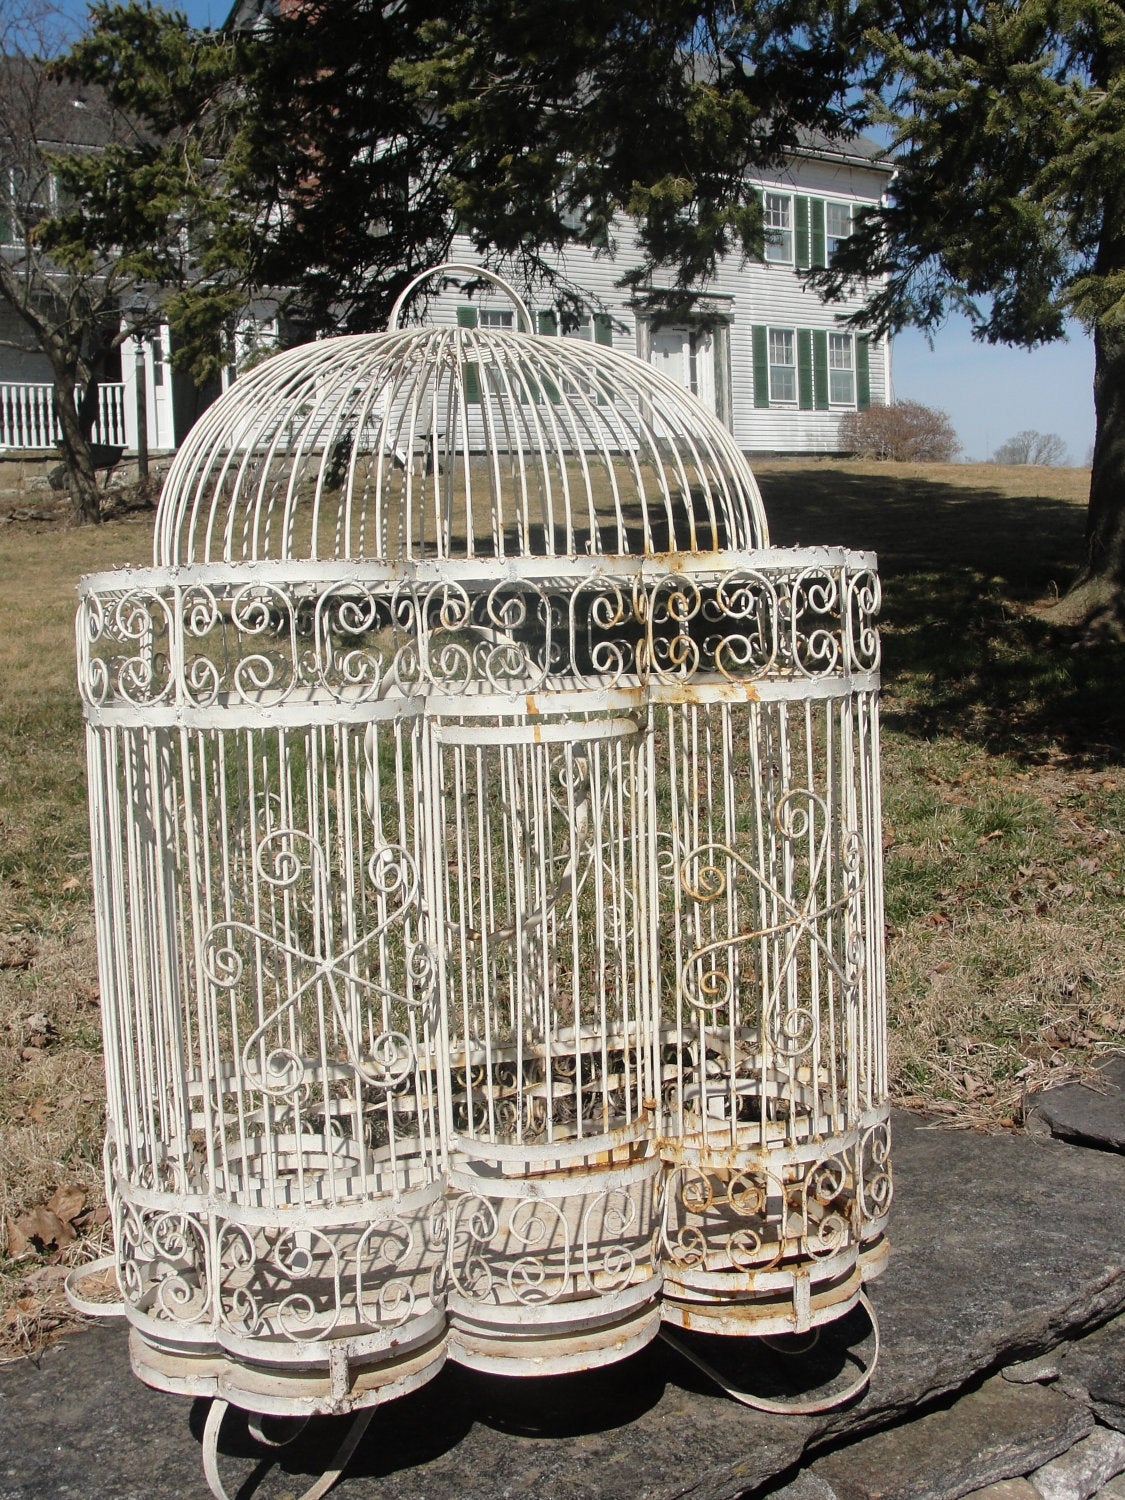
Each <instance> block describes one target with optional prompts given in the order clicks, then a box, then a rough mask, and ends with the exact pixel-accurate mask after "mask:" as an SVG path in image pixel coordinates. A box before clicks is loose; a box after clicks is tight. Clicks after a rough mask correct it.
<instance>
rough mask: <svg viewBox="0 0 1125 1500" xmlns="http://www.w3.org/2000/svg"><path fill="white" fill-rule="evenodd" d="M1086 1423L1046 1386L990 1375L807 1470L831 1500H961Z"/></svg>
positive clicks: (1012, 1473) (1033, 1463)
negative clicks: (974, 1386)
mask: <svg viewBox="0 0 1125 1500" xmlns="http://www.w3.org/2000/svg"><path fill="white" fill-rule="evenodd" d="M1093 1425H1094V1419H1093V1417H1092V1416H1091V1415H1090V1412H1089V1410H1088V1409H1087V1408H1086V1407H1085V1406H1083V1405H1081V1404H1080V1403H1078V1402H1075V1401H1070V1400H1068V1399H1067V1397H1066V1396H1060V1395H1059V1394H1058V1393H1057V1392H1056V1391H1053V1390H1051V1389H1049V1388H1048V1387H1047V1386H1043V1385H1034V1384H1031V1385H1015V1384H1013V1383H1012V1382H1011V1381H1007V1380H1004V1379H1002V1378H1001V1377H1000V1376H999V1375H994V1376H993V1377H992V1378H991V1379H990V1380H986V1381H985V1382H984V1383H983V1385H981V1386H980V1387H979V1388H978V1389H977V1390H974V1391H971V1392H969V1393H967V1394H965V1395H963V1396H961V1397H960V1398H959V1399H958V1400H957V1401H955V1402H954V1403H953V1404H952V1405H951V1406H946V1407H944V1408H940V1409H938V1410H934V1411H930V1412H927V1413H926V1414H925V1415H924V1416H920V1417H916V1418H915V1419H914V1420H913V1421H912V1422H903V1423H901V1424H900V1425H898V1426H897V1427H892V1428H889V1429H887V1430H886V1431H884V1432H876V1433H874V1434H873V1435H872V1436H871V1437H867V1438H863V1439H861V1440H860V1441H859V1442H857V1443H849V1444H847V1446H845V1447H843V1448H839V1449H837V1450H836V1451H835V1452H834V1453H829V1454H827V1455H826V1456H825V1457H823V1458H820V1459H818V1460H817V1461H816V1462H815V1463H814V1464H813V1465H812V1470H811V1472H812V1473H813V1474H815V1475H816V1476H817V1477H818V1478H820V1479H823V1480H824V1481H825V1482H826V1483H827V1484H828V1485H829V1486H830V1487H831V1489H832V1490H833V1492H834V1493H835V1495H836V1496H837V1500H960V1497H961V1496H962V1495H968V1494H970V1493H971V1492H972V1491H973V1490H979V1489H982V1488H983V1487H984V1486H985V1485H989V1484H995V1483H996V1482H997V1481H998V1480H1002V1479H1015V1478H1018V1477H1020V1476H1021V1475H1024V1474H1027V1473H1028V1472H1029V1471H1030V1470H1032V1469H1041V1468H1042V1465H1044V1464H1046V1463H1047V1462H1048V1461H1049V1460H1050V1459H1053V1458H1056V1457H1057V1456H1058V1455H1059V1454H1065V1453H1066V1452H1067V1450H1068V1449H1070V1448H1071V1447H1073V1445H1074V1444H1075V1443H1077V1442H1078V1440H1079V1439H1080V1438H1082V1437H1083V1436H1084V1435H1085V1434H1086V1433H1088V1432H1089V1431H1090V1429H1091V1428H1092V1427H1093ZM1051 1500H1058V1497H1054V1496H1052V1497H1051ZM1083 1500H1085V1497H1083Z"/></svg>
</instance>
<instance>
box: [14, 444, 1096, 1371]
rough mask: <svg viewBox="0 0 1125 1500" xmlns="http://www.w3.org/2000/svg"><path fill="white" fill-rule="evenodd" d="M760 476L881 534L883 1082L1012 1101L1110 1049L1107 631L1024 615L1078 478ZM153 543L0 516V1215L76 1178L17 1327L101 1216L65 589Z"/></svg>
mask: <svg viewBox="0 0 1125 1500" xmlns="http://www.w3.org/2000/svg"><path fill="white" fill-rule="evenodd" d="M756 472H757V474H758V477H759V481H760V483H761V486H762V490H763V493H764V495H765V499H766V504H767V509H768V511H769V514H770V519H771V524H772V528H773V535H774V540H775V541H776V542H779V543H782V544H789V543H793V542H798V541H800V542H805V543H814V542H825V543H831V542H845V543H847V544H849V545H851V546H856V547H872V548H874V549H876V550H877V551H878V552H879V554H880V564H881V571H882V575H883V579H884V586H885V604H884V677H885V680H886V684H887V689H886V694H885V699H884V730H885V788H886V843H887V848H886V871H887V896H888V923H889V956H890V991H891V1017H892V1058H893V1068H894V1080H893V1082H894V1090H895V1093H896V1095H897V1096H898V1097H899V1098H900V1099H902V1100H904V1101H906V1102H909V1103H914V1104H918V1105H925V1106H926V1107H928V1108H930V1109H931V1110H934V1109H936V1110H938V1111H944V1112H946V1113H948V1114H949V1116H950V1118H951V1119H952V1120H955V1121H957V1122H959V1123H962V1122H970V1123H982V1124H993V1125H995V1124H999V1123H1002V1122H1004V1121H1011V1120H1017V1119H1018V1117H1019V1111H1020V1106H1021V1100H1022V1097H1023V1095H1024V1093H1025V1091H1026V1090H1027V1089H1028V1088H1035V1087H1039V1086H1041V1084H1042V1083H1043V1082H1044V1080H1045V1079H1047V1078H1049V1077H1063V1076H1067V1075H1068V1074H1069V1073H1070V1072H1072V1071H1074V1070H1083V1069H1085V1068H1087V1067H1088V1066H1089V1064H1090V1063H1091V1061H1092V1060H1094V1059H1095V1058H1096V1057H1097V1056H1098V1055H1099V1054H1101V1053H1103V1052H1104V1051H1106V1050H1107V1049H1110V1048H1114V1047H1118V1046H1121V1045H1125V925H1123V923H1122V914H1123V906H1125V840H1123V833H1125V764H1123V761H1125V695H1123V694H1122V693H1121V690H1120V684H1121V682H1122V681H1123V680H1125V648H1122V647H1121V646H1120V645H1117V644H1114V643H1112V642H1101V643H1095V644H1094V645H1086V644H1083V643H1081V642H1078V641H1076V640H1075V639H1073V638H1072V637H1070V636H1068V635H1067V634H1065V633H1064V632H1060V631H1057V630H1055V629H1053V628H1052V626H1051V625H1050V623H1049V620H1048V619H1044V618H1042V617H1040V615H1038V614H1037V613H1035V611H1036V609H1037V608H1038V607H1039V606H1041V605H1042V604H1043V603H1045V602H1048V603H1049V601H1050V599H1051V597H1052V595H1053V593H1054V592H1057V591H1059V590H1061V589H1064V588H1065V586H1066V582H1067V578H1068V576H1069V575H1070V574H1071V572H1072V571H1073V569H1074V567H1075V565H1076V563H1077V560H1078V555H1079V550H1080V546H1081V537H1082V526H1083V507H1084V502H1085V495H1086V486H1087V484H1088V476H1087V474H1086V472H1085V471H1084V470H1067V469H1064V470H1045V469H1019V468H1014V469H1002V468H998V467H995V466H992V465H892V464H863V463H840V462H831V461H822V462H808V463H796V462H788V463H785V462H770V463H762V464H759V465H756ZM150 556H151V516H150V515H148V514H144V513H142V514H138V515H135V516H132V517H122V518H119V519H116V520H112V521H110V522H108V523H107V524H105V525H104V526H102V527H99V528H96V529H88V530H82V531H75V530H70V529H68V528H67V527H66V525H65V524H64V520H63V512H62V510H61V507H60V508H59V512H58V519H53V520H44V521H36V520H29V521H27V520H25V521H6V520H4V519H3V518H0V1217H2V1218H3V1219H5V1220H9V1221H11V1222H12V1223H13V1224H18V1221H19V1220H20V1218H21V1216H23V1215H26V1214H27V1213H28V1212H29V1211H31V1210H33V1209H35V1208H36V1207H37V1206H42V1205H45V1204H46V1203H48V1202H49V1201H52V1200H54V1197H55V1194H56V1193H57V1190H58V1189H59V1188H63V1187H71V1186H74V1187H77V1188H78V1189H80V1190H81V1193H82V1194H83V1202H82V1207H81V1210H80V1211H79V1212H78V1213H77V1214H75V1216H74V1217H73V1219H72V1220H68V1221H67V1222H68V1223H69V1224H70V1227H71V1229H73V1231H74V1234H75V1238H73V1239H67V1238H66V1237H65V1235H64V1236H63V1242H62V1243H59V1242H55V1243H53V1244H50V1245H46V1246H45V1247H44V1249H43V1250H42V1251H40V1250H37V1249H35V1248H34V1246H33V1247H32V1248H31V1249H30V1250H29V1251H28V1252H27V1253H26V1254H25V1255H23V1256H22V1257H20V1258H15V1259H12V1258H5V1254H6V1252H7V1250H9V1249H10V1248H12V1243H13V1242H12V1239H10V1238H9V1237H8V1235H7V1234H5V1236H4V1237H3V1238H2V1239H0V1245H2V1246H4V1247H5V1250H4V1251H0V1308H2V1309H4V1310H3V1311H0V1349H7V1350H9V1351H15V1350H18V1349H20V1348H27V1347H31V1346H33V1345H34V1344H35V1343H36V1342H37V1341H39V1340H40V1339H41V1338H42V1337H43V1336H44V1335H45V1333H47V1332H49V1331H50V1329H51V1328H52V1327H54V1326H57V1325H58V1323H59V1321H60V1320H61V1319H63V1318H64V1317H65V1316H66V1313H65V1310H64V1307H63V1304H62V1300H61V1289H60V1286H59V1282H60V1279H61V1276H62V1275H63V1273H64V1271H65V1268H66V1265H67V1264H69V1263H70V1262H72V1261H75V1260H77V1259H81V1258H83V1257H88V1256H90V1255H92V1254H95V1253H98V1252H99V1250H100V1242H101V1238H102V1237H103V1236H104V1233H105V1230H104V1226H103V1225H102V1224H99V1223H98V1222H97V1220H98V1218H99V1215H98V1212H97V1210H98V1207H99V1205H100V1203H101V1183H100V1176H101V1169H100V1145H101V1134H102V1104H101V1101H102V1084H101V1055H100V1032H99V1026H98V1010H97V1003H96V1001H97V994H96V972H95V960H94V949H93V937H92V928H91V913H90V901H91V893H90V883H89V872H88V864H87V832H86V810H85V784H84V767H83V749H82V725H81V714H80V711H79V705H78V700H77V694H76V690H75V685H74V665H73V660H74V656H73V618H74V604H75V595H74V586H75V582H76V580H77V578H78V576H79V575H80V574H81V573H83V572H87V571H91V570H96V569H98V568H103V567H108V566H112V565H113V564H115V563H123V562H138V563H143V562H146V561H148V560H149V558H150ZM56 1201H57V1200H56ZM68 1201H69V1202H70V1203H71V1204H73V1203H74V1202H75V1201H76V1200H75V1198H74V1195H73V1194H72V1195H71V1196H70V1199H69V1200H68ZM15 1245H16V1247H18V1245H19V1240H18V1237H17V1238H16V1240H15Z"/></svg>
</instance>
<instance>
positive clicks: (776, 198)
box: [764, 193, 793, 261]
mask: <svg viewBox="0 0 1125 1500" xmlns="http://www.w3.org/2000/svg"><path fill="white" fill-rule="evenodd" d="M764 209H765V222H766V259H767V260H773V261H792V259H793V200H792V198H790V196H789V195H788V193H767V194H766V197H765V204H764Z"/></svg>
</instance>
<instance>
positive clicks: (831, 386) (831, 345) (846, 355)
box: [828, 333, 855, 406]
mask: <svg viewBox="0 0 1125 1500" xmlns="http://www.w3.org/2000/svg"><path fill="white" fill-rule="evenodd" d="M828 399H829V401H832V402H835V403H836V404H837V405H843V406H853V405H854V404H855V365H854V359H853V350H852V336H851V334H850V333H830V334H829V335H828Z"/></svg>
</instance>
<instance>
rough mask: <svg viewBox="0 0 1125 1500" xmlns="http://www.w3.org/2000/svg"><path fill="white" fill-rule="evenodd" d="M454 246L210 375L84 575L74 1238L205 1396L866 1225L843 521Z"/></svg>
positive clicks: (226, 1394) (713, 1296) (818, 1250)
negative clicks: (356, 311)
mask: <svg viewBox="0 0 1125 1500" xmlns="http://www.w3.org/2000/svg"><path fill="white" fill-rule="evenodd" d="M439 271H440V273H441V274H442V275H445V276H447V277H452V276H454V275H456V274H458V273H459V272H467V274H470V275H472V276H475V277H478V278H483V280H484V281H485V282H493V281H497V278H494V277H492V276H491V275H490V274H489V273H486V272H482V271H479V270H476V269H473V268H464V267H442V268H439ZM421 279H422V278H419V280H421ZM497 284H498V286H499V287H500V289H501V290H502V291H503V292H504V293H505V294H506V295H507V296H509V297H510V299H511V301H512V304H513V307H514V309H515V315H516V320H517V327H516V328H514V329H511V330H506V329H499V328H494V327H490V328H477V327H461V326H458V327H441V326H428V327H421V326H412V327H409V328H401V327H399V326H398V325H399V319H400V316H401V310H402V307H403V306H404V299H405V298H406V296H407V295H408V294H409V293H411V292H413V291H414V284H412V286H411V287H410V288H408V289H407V293H404V299H400V303H399V305H398V307H396V309H395V313H394V316H393V317H392V320H391V326H390V331H388V332H387V333H385V334H380V335H371V336H358V337H347V338H338V339H327V340H324V341H323V342H319V343H316V344H312V345H309V346H306V347H302V348H299V349H295V350H291V351H288V352H285V353H280V354H277V355H275V356H274V357H272V358H270V359H269V360H267V361H266V362H264V363H263V364H261V365H259V366H258V367H257V368H256V369H254V370H253V371H251V372H249V373H248V374H246V375H244V376H243V377H241V378H240V379H239V380H238V381H237V383H236V384H235V385H234V386H233V387H232V389H231V390H230V391H229V392H228V393H227V394H226V395H225V396H224V397H223V398H221V399H220V400H219V401H217V402H216V403H215V404H214V406H212V407H211V408H210V409H209V410H208V411H207V412H206V413H205V414H204V416H203V417H202V418H201V419H200V421H199V422H198V423H197V424H196V426H195V427H194V428H193V429H192V431H191V433H190V434H189V436H188V438H187V440H186V442H185V443H184V445H183V447H182V449H181V450H180V453H179V454H178V456H177V458H176V460H175V463H174V465H173V468H172V470H171V473H170V474H169V476H168V480H167V482H166V485H165V488H164V493H163V496H162V499H161V503H160V509H159V513H158V516H157V523H156V540H155V555H154V566H153V567H152V568H151V569H146V570H124V571H120V572H116V573H110V574H102V575H98V576H96V577H92V578H87V579H85V580H84V581H83V583H82V586H81V591H80V593H81V601H80V609H79V618H78V627H77V639H78V656H79V679H80V685H81V691H82V696H83V700H84V706H85V713H86V720H87V726H88V728H87V745H88V757H89V785H90V805H91V826H92V843H93V864H94V872H95V905H96V914H97V928H98V944H99V961H100V970H101V983H102V999H103V1010H104V1023H105V1058H106V1072H107V1081H108V1096H109V1108H108V1134H107V1142H106V1176H107V1186H108V1191H109V1196H110V1202H111V1207H112V1215H113V1226H114V1244H115V1255H116V1266H117V1272H118V1278H119V1283H120V1288H121V1292H122V1296H123V1301H124V1307H125V1312H126V1316H127V1317H128V1320H129V1322H130V1324H131V1335H130V1336H131V1350H132V1358H133V1363H134V1368H135V1369H136V1371H137V1373H138V1374H140V1375H141V1377H142V1378H143V1379H145V1380H147V1381H149V1382H150V1383H152V1384H154V1385H157V1386H159V1387H161V1388H163V1389H167V1390H174V1391H185V1392H190V1393H193V1394H211V1395H213V1396H216V1397H218V1398H221V1399H220V1400H219V1401H218V1402H217V1403H216V1406H215V1407H213V1409H212V1410H213V1412H214V1411H216V1410H218V1411H219V1412H220V1413H221V1411H222V1410H223V1409H224V1408H223V1403H224V1402H227V1401H229V1402H233V1403H234V1404H235V1405H238V1406H241V1407H243V1408H245V1409H247V1410H249V1411H251V1412H255V1413H259V1414H261V1413H265V1414H270V1413H273V1414H277V1415H282V1416H285V1415H296V1414H306V1415H307V1414H309V1413H313V1412H328V1411H331V1412H343V1411H350V1410H367V1409H369V1408H371V1407H373V1406H374V1405H375V1404H376V1403H378V1402H380V1401H382V1400H384V1399H387V1398H388V1397H390V1396H393V1395H396V1394H399V1393H401V1392H403V1391H405V1390H408V1389H411V1388H413V1387H414V1386H417V1385H418V1384H420V1383H421V1382H423V1381H425V1380H427V1379H428V1378H430V1377H431V1376H432V1375H433V1374H435V1373H436V1371H437V1370H438V1368H439V1367H440V1365H441V1363H442V1361H443V1359H444V1358H445V1357H446V1356H447V1355H449V1356H450V1357H452V1358H454V1359H456V1360H458V1361H460V1362H462V1363H466V1364H469V1365H473V1366H476V1367H478V1368H483V1369H487V1370H493V1371H501V1372H511V1373H517V1374H518V1373H547V1372H555V1371H561V1370H569V1369H578V1368H585V1367H589V1366H591V1365H594V1364H598V1363H604V1362H607V1361H609V1360H613V1359H617V1358H621V1357H623V1356H624V1355H626V1354H628V1353H630V1352H631V1351H632V1350H634V1349H637V1348H639V1347H641V1346H642V1345H643V1344H644V1343H645V1342H646V1341H647V1340H648V1339H650V1338H651V1337H653V1336H654V1334H655V1333H656V1332H657V1331H658V1329H659V1326H660V1323H661V1320H662V1319H663V1320H665V1321H666V1322H670V1323H671V1324H674V1325H679V1326H681V1327H685V1328H703V1329H706V1330H708V1331H714V1332H721V1333H747V1332H750V1333H753V1332H766V1333H771V1332H777V1331H788V1330H802V1329H805V1328H808V1327H810V1326H813V1325H815V1324H817V1323H819V1322H823V1321H824V1320H826V1319H827V1318H830V1317H834V1316H837V1315H839V1314H840V1313H841V1312H843V1311H846V1310H847V1309H848V1308H849V1307H851V1306H852V1305H853V1304H854V1303H855V1302H856V1300H857V1299H858V1298H859V1297H860V1295H861V1284H862V1281H863V1279H864V1277H865V1276H868V1275H870V1274H873V1273H874V1271H875V1270H877V1269H878V1267H879V1265H880V1264H881V1255H882V1250H883V1246H884V1241H883V1237H882V1236H883V1227H884V1220H885V1215H886V1210H887V1207H888V1203H889V1198H890V1177H889V1144H888V1137H887V1123H886V1108H885V1058H884V1044H883V1037H884V1025H885V1022H884V1013H883V992H884V990H883V985H884V980H883V966H882V947H881V944H882V931H883V921H882V912H881V904H880V903H881V874H880V849H881V846H880V839H879V817H880V813H879V760H878V707H877V689H878V644H877V637H876V633H875V628H874V624H873V619H874V616H875V613H876V611H877V608H878V582H877V576H876V572H875V562H874V558H873V557H871V556H870V555H868V554H863V553H859V554H857V553H849V552H846V551H843V550H840V549H834V548H825V549H811V550H800V551H789V550H786V551H782V550H777V549H771V548H770V547H769V544H768V536H767V529H766V521H765V516H764V513H763V510H762V506H761V501H760V497H759V494H758V491H757V488H756V486H755V483H754V480H753V477H752V475H751V473H750V470H749V468H748V466H747V464H746V462H745V459H744V458H743V456H742V454H741V452H740V451H739V450H738V448H737V447H736V445H735V443H734V441H733V439H732V437H731V435H730V433H729V432H728V431H727V430H726V429H725V428H724V427H723V426H722V425H721V424H720V423H719V422H718V421H717V420H716V419H715V418H714V417H713V416H712V415H710V414H709V413H708V412H707V411H705V410H704V408H703V407H702V406H701V405H700V404H699V403H698V402H696V401H695V400H694V398H692V397H691V396H690V395H689V394H688V393H687V392H685V391H683V390H681V389H680V388H679V387H677V386H675V385H673V384H672V383H671V382H669V381H668V380H667V379H665V378H664V377H662V376H661V375H659V374H658V373H656V372H655V371H653V370H652V369H651V368H650V367H648V366H646V365H644V364H641V363H640V362H638V361H637V360H636V359H634V358H632V357H630V356H627V355H625V354H622V353H620V352H618V351H617V350H615V349H613V348H611V347H605V346H602V345H599V344H591V343H587V342H583V341H581V340H578V339H569V338H565V337H557V336H555V337H541V336H535V335H533V334H532V333H531V332H530V329H531V326H532V325H531V319H530V316H529V314H528V311H527V308H526V307H525V306H524V304H523V303H522V301H521V300H520V299H519V297H518V296H517V295H516V293H515V292H513V291H512V290H511V288H509V287H507V286H506V285H505V284H504V283H503V282H497ZM219 1420H221V1415H220V1417H219ZM212 1437H213V1438H217V1432H215V1433H212ZM209 1462H210V1464H211V1468H210V1469H209V1471H208V1477H209V1478H211V1480H212V1487H213V1488H215V1492H216V1493H217V1494H218V1493H221V1483H220V1481H219V1480H218V1478H217V1475H216V1473H215V1472H214V1452H213V1444H212V1452H211V1455H210V1459H209ZM216 1486H217V1488H216Z"/></svg>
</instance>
